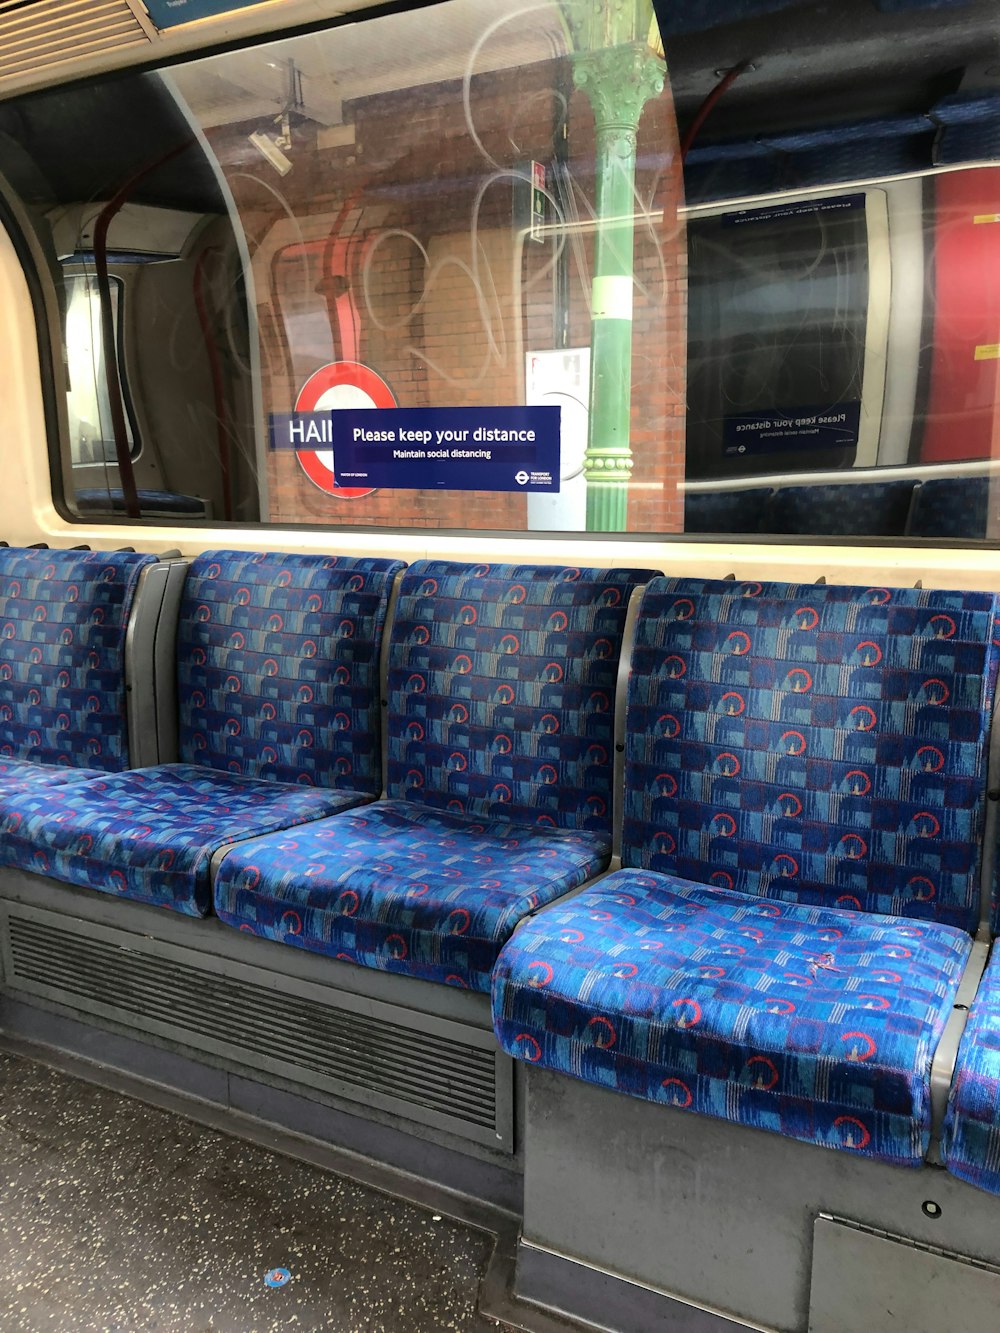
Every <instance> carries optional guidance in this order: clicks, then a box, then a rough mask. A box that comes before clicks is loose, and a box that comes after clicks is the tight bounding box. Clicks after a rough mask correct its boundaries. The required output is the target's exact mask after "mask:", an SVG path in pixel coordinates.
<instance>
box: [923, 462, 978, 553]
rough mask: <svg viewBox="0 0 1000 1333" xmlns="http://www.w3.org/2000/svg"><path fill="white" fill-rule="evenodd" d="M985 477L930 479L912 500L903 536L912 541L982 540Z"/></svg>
mask: <svg viewBox="0 0 1000 1333" xmlns="http://www.w3.org/2000/svg"><path fill="white" fill-rule="evenodd" d="M989 498H990V479H989V477H932V478H931V479H930V480H929V481H925V482H921V484H920V485H919V486H918V487H917V489H916V492H915V494H914V497H913V509H912V511H911V513H910V523H909V527H908V528H907V532H908V533H909V534H910V536H913V537H964V538H966V539H967V540H970V539H973V538H978V539H982V538H983V537H985V536H986V521H987V513H988V509H989Z"/></svg>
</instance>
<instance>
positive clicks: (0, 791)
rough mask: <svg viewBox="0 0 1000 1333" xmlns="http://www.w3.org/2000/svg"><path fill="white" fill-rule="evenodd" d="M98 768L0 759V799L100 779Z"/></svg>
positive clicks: (28, 760)
mask: <svg viewBox="0 0 1000 1333" xmlns="http://www.w3.org/2000/svg"><path fill="white" fill-rule="evenodd" d="M101 776H102V774H101V770H100V769H99V768H74V767H73V765H72V764H33V763H32V762H31V760H30V759H0V798H2V797H4V796H7V795H9V794H10V793H12V792H18V791H24V790H26V789H27V788H29V787H31V788H32V789H34V788H36V787H61V786H62V785H63V783H66V782H81V781H84V780H86V779H87V778H99V777H101Z"/></svg>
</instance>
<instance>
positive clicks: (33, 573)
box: [0, 547, 156, 781]
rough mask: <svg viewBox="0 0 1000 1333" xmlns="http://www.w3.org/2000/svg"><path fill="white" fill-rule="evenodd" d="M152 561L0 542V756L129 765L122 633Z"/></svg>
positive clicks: (101, 767)
mask: <svg viewBox="0 0 1000 1333" xmlns="http://www.w3.org/2000/svg"><path fill="white" fill-rule="evenodd" d="M154 564H156V557H155V556H152V555H139V554H137V553H135V552H133V551H50V550H44V549H41V550H31V549H21V548H17V547H6V548H2V549H0V759H2V760H10V759H27V760H31V761H32V763H35V764H46V765H49V764H51V765H53V766H57V767H59V768H60V769H61V768H64V767H67V766H71V767H76V768H87V769H96V770H98V771H101V772H110V773H114V772H118V771H120V770H121V769H123V768H127V767H128V764H129V751H128V719H127V712H126V684H127V682H126V679H125V642H126V632H127V630H128V624H129V617H130V615H131V611H132V606H133V602H134V600H135V593H136V590H137V588H138V584H139V579H140V578H141V576H142V574H143V572H144V570H145V569H147V568H148V567H149V566H150V565H154ZM37 780H38V779H36V781H37Z"/></svg>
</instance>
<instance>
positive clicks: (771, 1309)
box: [522, 1065, 1000, 1333]
mask: <svg viewBox="0 0 1000 1333" xmlns="http://www.w3.org/2000/svg"><path fill="white" fill-rule="evenodd" d="M522 1069H523V1071H524V1077H525V1081H526V1085H527V1097H526V1106H525V1127H524V1145H523V1146H524V1229H523V1237H524V1241H525V1243H526V1244H528V1245H531V1246H534V1247H535V1248H537V1249H544V1250H549V1251H551V1252H553V1253H555V1254H561V1255H564V1256H567V1257H569V1258H573V1259H576V1260H578V1261H581V1262H583V1263H585V1264H587V1265H589V1266H590V1267H592V1268H595V1269H598V1270H600V1271H603V1272H605V1273H610V1274H613V1275H615V1276H617V1277H620V1278H624V1279H627V1280H630V1281H632V1282H635V1283H640V1284H643V1285H646V1286H649V1287H651V1288H652V1289H654V1290H656V1291H659V1292H662V1293H664V1294H665V1295H668V1296H674V1297H676V1298H679V1299H681V1300H684V1301H689V1302H693V1303H694V1304H696V1305H700V1306H702V1307H707V1308H709V1309H711V1310H715V1311H718V1312H720V1313H722V1312H724V1313H725V1314H726V1315H727V1316H728V1317H729V1318H731V1319H737V1320H742V1321H743V1322H744V1323H745V1324H746V1325H748V1326H749V1327H764V1328H767V1329H777V1330H780V1333H807V1329H808V1325H809V1294H810V1285H811V1280H812V1249H813V1224H814V1222H815V1220H816V1218H817V1217H819V1216H820V1215H821V1214H826V1215H828V1216H836V1217H840V1218H845V1217H848V1218H852V1219H856V1220H857V1222H858V1223H859V1224H861V1225H863V1226H865V1227H868V1228H869V1229H872V1230H875V1231H881V1232H885V1233H888V1234H891V1235H894V1236H905V1237H907V1238H908V1239H909V1240H910V1241H912V1242H913V1243H915V1244H918V1245H922V1246H925V1247H929V1248H931V1249H934V1250H942V1251H947V1252H949V1253H950V1254H952V1255H959V1256H963V1257H964V1258H966V1259H968V1260H971V1261H973V1263H979V1264H984V1265H986V1266H987V1267H992V1266H996V1267H1000V1228H998V1227H997V1218H998V1201H997V1199H996V1198H994V1197H993V1196H991V1195H989V1194H986V1193H984V1192H983V1191H982V1190H977V1189H974V1188H973V1187H972V1186H971V1185H966V1184H964V1183H963V1182H962V1181H960V1180H956V1179H955V1178H954V1177H953V1176H950V1175H949V1174H948V1173H947V1172H946V1171H945V1170H944V1169H943V1168H942V1167H936V1166H924V1167H922V1168H919V1169H916V1170H914V1169H908V1168H901V1167H893V1166H887V1165H885V1164H884V1163H882V1162H875V1161H870V1160H868V1159H866V1158H863V1157H858V1156H854V1155H853V1154H851V1153H847V1152H836V1151H833V1150H831V1149H826V1148H820V1147H816V1146H814V1145H811V1144H806V1143H799V1142H797V1141H795V1140H792V1139H787V1138H783V1137H782V1136H781V1135H779V1134H771V1133H767V1132H765V1131H763V1130H756V1129H748V1128H747V1127H745V1126H743V1125H735V1124H729V1123H727V1122H725V1121H722V1120H715V1119H710V1118H708V1117H705V1116H698V1115H693V1114H691V1113H690V1112H685V1111H681V1110H677V1109H676V1108H673V1107H667V1106H662V1105H656V1104H654V1103H651V1102H646V1101H642V1100H640V1099H639V1098H635V1097H628V1096H624V1095H622V1094H620V1093H615V1092H611V1091H609V1090H607V1089H605V1088H598V1087H595V1086H593V1085H592V1084H589V1083H583V1082H580V1081H579V1080H577V1079H572V1078H567V1077H565V1076H563V1075H560V1074H555V1073H552V1072H551V1071H548V1070H540V1069H536V1068H534V1067H533V1066H530V1065H525V1066H522ZM925 1205H926V1207H925ZM845 1280H846V1281H848V1282H849V1281H850V1276H849V1275H848V1277H847V1278H846V1279H845ZM570 1313H573V1314H579V1315H583V1316H584V1317H585V1318H589V1319H591V1320H592V1321H593V1322H596V1323H600V1322H601V1321H600V1319H599V1318H595V1312H594V1311H593V1310H590V1311H588V1310H586V1309H579V1308H574V1309H572V1310H571V1311H570ZM612 1326H613V1325H612ZM869 1327H870V1326H869V1325H868V1324H867V1323H866V1322H862V1323H861V1324H859V1325H856V1326H855V1329H854V1330H853V1333H868V1331H869ZM940 1328H941V1333H945V1331H946V1330H947V1333H951V1326H950V1325H949V1324H944V1325H941V1326H940ZM998 1328H1000V1319H997V1318H996V1316H994V1322H993V1323H992V1324H986V1325H981V1326H980V1328H979V1330H978V1331H977V1333H996V1330H997V1329H998ZM899 1330H900V1333H910V1330H909V1329H908V1328H907V1326H906V1324H905V1323H904V1322H900V1324H899Z"/></svg>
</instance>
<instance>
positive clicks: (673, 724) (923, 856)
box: [494, 579, 998, 1164]
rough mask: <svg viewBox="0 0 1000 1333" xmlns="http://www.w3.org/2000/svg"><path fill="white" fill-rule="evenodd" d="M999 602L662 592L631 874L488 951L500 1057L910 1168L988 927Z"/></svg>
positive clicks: (631, 722)
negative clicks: (968, 970)
mask: <svg viewBox="0 0 1000 1333" xmlns="http://www.w3.org/2000/svg"><path fill="white" fill-rule="evenodd" d="M997 601H998V599H997V598H996V597H995V595H993V594H988V593H950V592H940V591H930V590H920V589H897V590H889V589H884V588H869V589H861V588H839V587H827V586H798V587H797V586H795V585H762V584H735V583H728V584H727V583H720V582H715V581H710V580H709V581H700V580H670V579H657V580H655V581H654V582H653V583H652V584H650V586H649V588H648V589H647V591H646V594H645V597H644V599H643V605H642V609H641V611H640V618H639V625H638V631H637V643H636V649H635V653H634V657H633V671H632V675H631V679H630V686H629V704H628V710H629V711H628V738H627V762H626V805H625V820H624V840H623V841H624V845H623V861H624V864H625V866H626V867H627V869H624V870H622V871H620V872H618V873H617V874H615V875H612V876H610V877H608V878H607V879H605V880H602V881H601V883H600V884H599V885H598V886H597V887H595V888H594V889H592V890H589V891H587V892H585V893H583V894H580V895H578V896H577V897H575V898H573V899H572V900H571V901H569V902H568V903H567V904H565V905H563V906H560V905H556V906H555V907H553V908H549V909H547V910H545V911H543V912H541V913H539V914H538V915H537V916H536V917H534V918H533V919H532V920H531V921H530V922H529V923H528V924H526V925H525V926H523V927H522V928H521V929H520V930H519V931H518V932H517V933H516V934H515V935H514V937H513V938H512V940H511V941H510V942H509V943H508V944H507V945H506V946H505V947H504V949H503V950H502V952H501V954H500V957H499V960H498V963H497V968H496V972H495V979H494V1022H495V1026H496V1031H497V1035H498V1037H499V1039H500V1042H501V1044H502V1046H503V1047H504V1049H505V1050H507V1051H508V1052H509V1053H510V1054H512V1055H515V1056H519V1057H520V1058H522V1059H528V1060H531V1061H533V1062H537V1063H541V1064H543V1065H545V1066H547V1067H549V1068H554V1069H558V1070H562V1071H563V1072H566V1073H569V1074H573V1075H575V1076H577V1077H580V1078H586V1079H589V1080H591V1081H595V1082H599V1083H602V1084H606V1085H607V1086H610V1087H617V1088H620V1089H621V1090H623V1091H627V1092H631V1093H633V1094H634V1095H637V1096H642V1097H646V1098H649V1099H651V1100H660V1101H667V1102H673V1103H675V1104H677V1105H681V1106H683V1107H686V1108H688V1109H691V1110H695V1111H700V1112H702V1113H704V1114H708V1115H716V1116H721V1117H723V1118H726V1119H730V1120H737V1121H740V1122H742V1123H746V1124H750V1125H754V1126H757V1127H759V1128H765V1129H773V1130H778V1131H780V1132H781V1133H784V1134H788V1135H791V1136H794V1137H797V1138H802V1139H806V1140H808V1141H811V1142H817V1143H821V1144H824V1145H826V1146H829V1147H836V1146H840V1147H844V1148H847V1149H850V1150H853V1151H855V1152H859V1153H863V1154H865V1155H869V1156H874V1157H878V1158H880V1159H882V1160H884V1161H889V1162H894V1163H910V1164H915V1163H917V1162H919V1160H920V1159H921V1156H922V1154H923V1152H924V1150H925V1148H926V1143H927V1136H928V1133H929V1075H930V1061H931V1058H932V1056H933V1052H934V1049H935V1047H936V1045H937V1042H938V1039H939V1037H940V1033H941V1030H942V1028H943V1024H944V1022H945V1020H946V1019H947V1017H948V1014H949V1011H950V1008H951V1005H952V1003H953V999H954V995H955V991H956V989H957V986H958V981H959V979H960V976H961V972H962V969H963V967H964V963H965V960H966V957H967V955H968V953H969V950H970V948H971V940H970V936H969V932H970V931H972V930H974V929H975V927H976V923H977V919H978V909H979V891H978V885H979V873H980V860H981V847H980V843H981V839H982V832H983V820H984V808H983V807H984V801H985V777H986V770H985V763H986V758H985V756H986V744H985V742H986V736H987V730H988V726H989V719H990V712H991V706H992V698H993V690H994V688H995V684H996V678H997V656H998V649H997V645H996V643H994V638H995V623H996V615H997ZM592 1048H596V1051H595V1050H593V1049H592Z"/></svg>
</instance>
